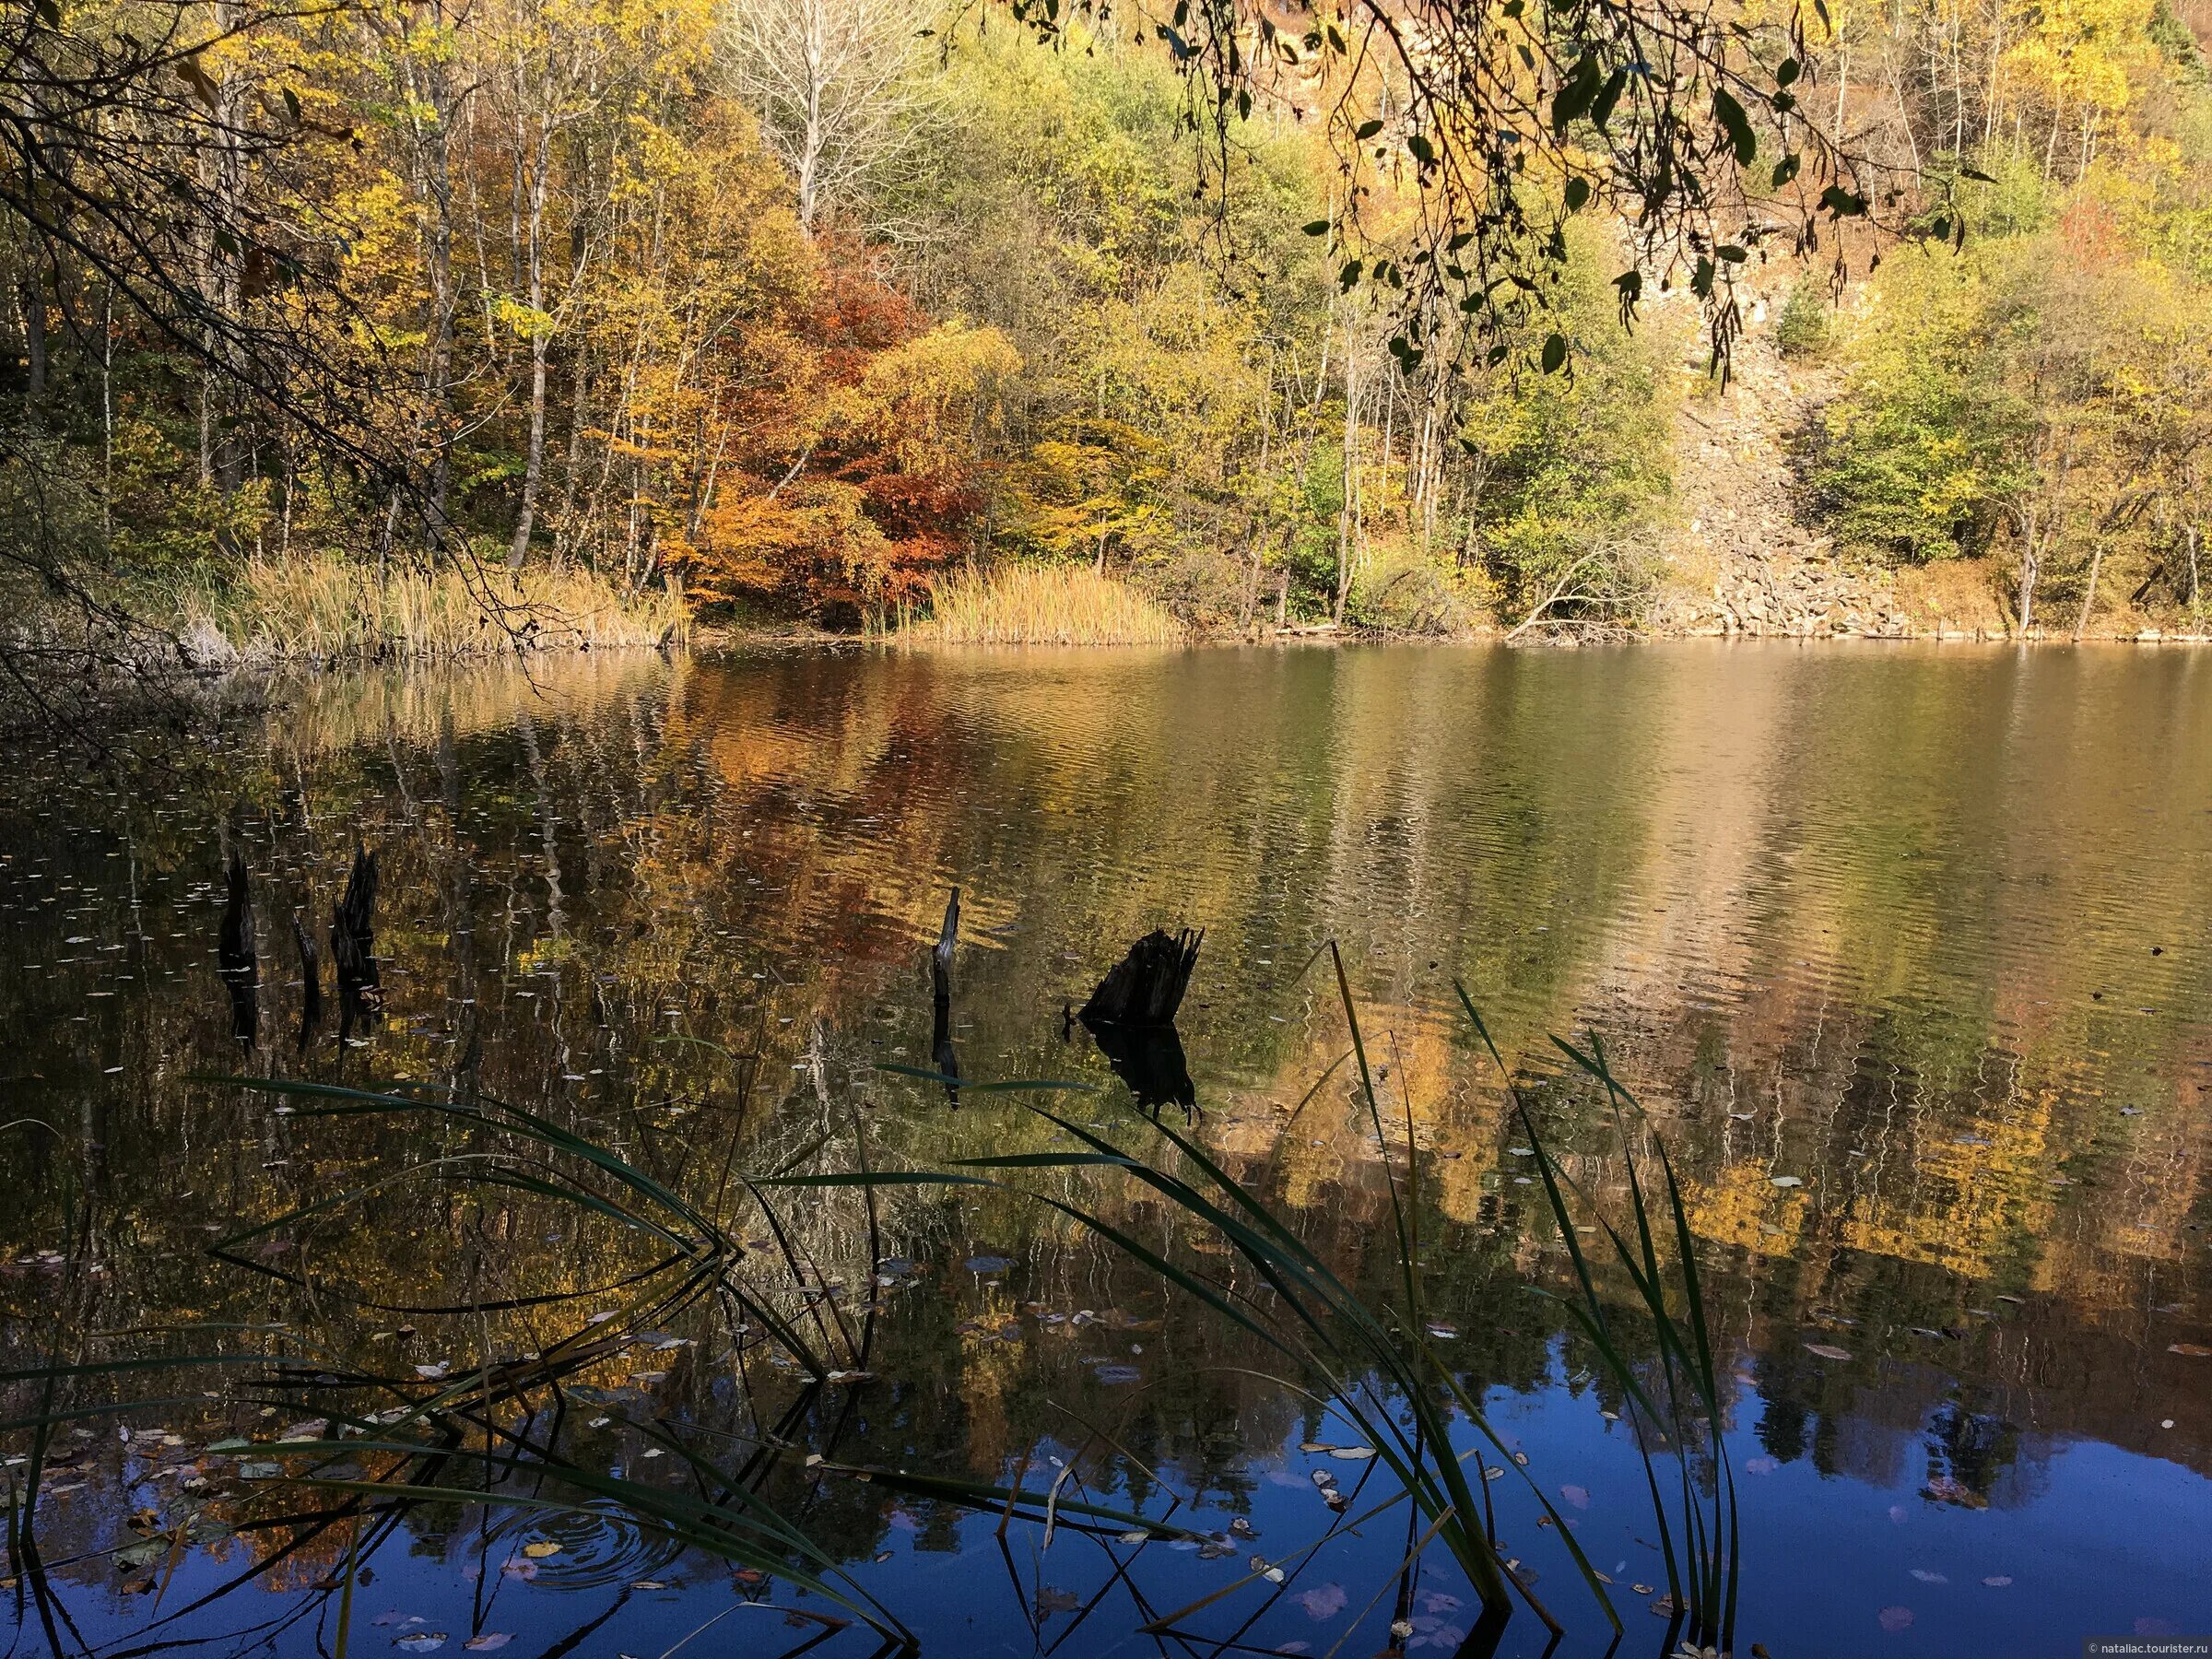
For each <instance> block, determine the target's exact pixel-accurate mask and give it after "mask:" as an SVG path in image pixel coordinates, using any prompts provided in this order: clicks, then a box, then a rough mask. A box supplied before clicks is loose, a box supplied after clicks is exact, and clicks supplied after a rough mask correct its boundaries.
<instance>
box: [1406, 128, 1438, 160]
mask: <svg viewBox="0 0 2212 1659" xmlns="http://www.w3.org/2000/svg"><path fill="white" fill-rule="evenodd" d="M1406 151H1407V153H1408V154H1410V155H1411V156H1412V157H1413V159H1415V160H1416V161H1418V162H1419V163H1420V164H1421V165H1422V166H1423V167H1434V166H1435V165H1436V147H1435V146H1434V145H1433V144H1430V142H1429V138H1428V135H1426V134H1424V133H1412V134H1409V135H1407V136H1406Z"/></svg>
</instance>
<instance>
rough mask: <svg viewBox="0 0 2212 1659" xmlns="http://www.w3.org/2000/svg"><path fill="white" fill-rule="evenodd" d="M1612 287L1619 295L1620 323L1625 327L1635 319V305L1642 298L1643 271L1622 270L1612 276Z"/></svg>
mask: <svg viewBox="0 0 2212 1659" xmlns="http://www.w3.org/2000/svg"><path fill="white" fill-rule="evenodd" d="M1613 287H1614V288H1615V290H1616V291H1617V292H1618V294H1619V295H1620V325H1621V326H1622V327H1623V328H1627V327H1629V326H1630V324H1633V323H1634V322H1635V321H1636V307H1637V306H1638V304H1639V303H1641V300H1642V299H1643V273H1642V272H1641V271H1623V272H1622V273H1621V274H1620V275H1619V276H1618V277H1614V278H1613Z"/></svg>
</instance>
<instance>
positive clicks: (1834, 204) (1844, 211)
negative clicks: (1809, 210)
mask: <svg viewBox="0 0 2212 1659" xmlns="http://www.w3.org/2000/svg"><path fill="white" fill-rule="evenodd" d="M1820 206H1823V207H1825V208H1827V209H1828V210H1829V212H1830V213H1832V214H1834V215H1835V216H1836V217H1837V218H1859V217H1861V216H1862V215H1864V214H1865V211H1866V198H1865V196H1863V195H1855V194H1853V193H1852V192H1850V191H1848V190H1846V189H1844V188H1843V186H1842V185H1841V184H1830V186H1829V187H1828V188H1827V189H1826V190H1824V191H1822V192H1821V193H1820Z"/></svg>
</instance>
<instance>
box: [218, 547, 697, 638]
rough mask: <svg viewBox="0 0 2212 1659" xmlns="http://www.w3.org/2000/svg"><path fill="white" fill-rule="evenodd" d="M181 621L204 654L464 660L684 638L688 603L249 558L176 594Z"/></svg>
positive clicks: (562, 576)
mask: <svg viewBox="0 0 2212 1659" xmlns="http://www.w3.org/2000/svg"><path fill="white" fill-rule="evenodd" d="M177 608H178V611H179V613H180V618H179V619H180V622H181V625H182V631H183V632H184V633H185V634H186V636H187V637H188V638H190V639H192V640H194V642H195V644H197V645H198V646H199V647H200V648H201V650H202V653H203V654H207V655H210V656H216V657H220V656H225V655H228V656H230V657H233V658H241V659H284V658H300V657H312V658H317V659H320V660H322V661H324V662H346V661H360V660H367V659H374V658H380V657H466V656H480V655H487V654H491V653H512V652H514V651H516V650H518V649H521V650H560V649H566V648H574V647H579V646H582V647H591V648H599V649H606V648H612V647H620V646H635V645H659V644H665V643H671V642H676V641H682V640H684V639H686V638H688V635H689V632H690V626H691V624H690V616H689V613H688V611H687V610H686V609H685V607H684V603H683V601H682V600H681V599H680V598H678V597H677V595H675V594H669V593H666V592H664V591H661V590H658V589H655V590H653V591H651V592H646V593H641V594H634V595H633V594H626V593H625V592H623V591H622V590H621V589H620V588H619V587H618V586H617V585H616V584H615V583H613V582H608V581H607V580H606V579H605V578H604V577H601V576H598V575H596V574H594V573H593V572H591V571H582V570H577V569H569V570H559V571H557V570H552V569H544V568H541V569H533V570H525V571H523V572H522V573H521V574H520V576H519V577H515V576H510V575H509V574H508V573H507V572H506V571H504V570H500V569H497V568H493V567H483V568H480V569H479V570H477V571H475V572H467V571H463V570H462V569H460V568H458V567H456V566H453V565H440V566H436V567H434V568H430V569H423V568H419V567H416V566H413V565H404V566H394V567H391V568H389V569H388V570H387V571H384V573H383V574H382V575H381V576H380V575H379V574H378V572H377V571H376V569H375V568H374V567H373V566H371V565H368V564H364V563H359V562H357V561H354V560H351V559H340V558H335V557H328V556H321V557H314V558H306V559H265V560H254V561H251V562H249V563H247V564H245V565H244V566H242V567H241V568H240V569H239V571H237V572H236V573H235V574H233V575H232V576H230V577H229V579H228V580H226V581H224V582H221V583H220V584H219V585H218V584H209V585H206V586H204V587H198V588H194V589H192V590H189V591H188V592H186V593H184V594H182V595H180V596H179V598H178V601H177Z"/></svg>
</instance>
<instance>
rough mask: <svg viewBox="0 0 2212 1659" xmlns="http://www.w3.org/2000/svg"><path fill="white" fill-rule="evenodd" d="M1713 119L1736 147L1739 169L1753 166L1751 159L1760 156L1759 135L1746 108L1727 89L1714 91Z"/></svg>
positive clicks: (1721, 88) (1715, 89)
mask: <svg viewBox="0 0 2212 1659" xmlns="http://www.w3.org/2000/svg"><path fill="white" fill-rule="evenodd" d="M1712 118H1713V119H1714V120H1715V121H1717V122H1719V123H1720V124H1721V125H1722V127H1723V128H1724V129H1725V130H1726V132H1727V134H1728V142H1729V143H1730V144H1731V145H1732V146H1734V147H1735V161H1736V165H1737V166H1738V167H1748V166H1750V165H1751V158H1752V157H1754V156H1756V155H1758V154H1759V135H1758V134H1757V133H1755V132H1753V131H1752V130H1751V117H1750V116H1748V115H1747V114H1746V113H1744V106H1743V105H1742V104H1740V103H1738V102H1736V101H1735V98H1734V96H1732V95H1731V94H1730V92H1729V90H1728V88H1725V87H1715V88H1713V89H1712Z"/></svg>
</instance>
